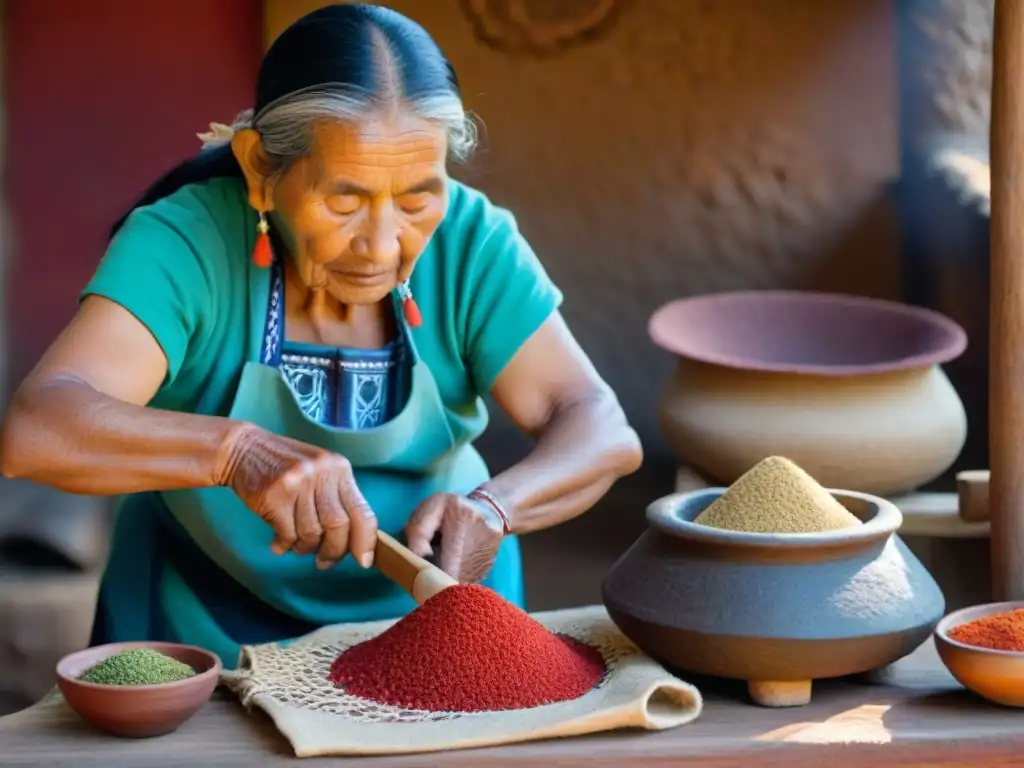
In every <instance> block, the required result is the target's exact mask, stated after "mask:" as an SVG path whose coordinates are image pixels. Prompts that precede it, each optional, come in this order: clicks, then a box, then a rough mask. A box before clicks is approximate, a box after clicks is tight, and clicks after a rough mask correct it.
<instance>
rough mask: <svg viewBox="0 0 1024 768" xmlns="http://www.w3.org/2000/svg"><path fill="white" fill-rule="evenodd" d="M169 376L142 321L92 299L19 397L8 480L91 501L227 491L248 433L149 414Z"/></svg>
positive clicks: (4, 463) (1, 448)
mask: <svg viewBox="0 0 1024 768" xmlns="http://www.w3.org/2000/svg"><path fill="white" fill-rule="evenodd" d="M166 375H167V358H166V357H165V356H164V352H163V350H162V349H161V348H160V345H159V344H157V342H156V340H155V339H154V338H153V336H152V335H151V334H150V332H149V331H148V330H147V329H146V327H145V326H144V325H143V324H142V323H141V322H139V321H138V320H137V319H136V318H135V317H134V316H133V315H132V314H131V313H129V312H128V311H127V310H125V309H124V308H123V307H121V306H120V305H118V304H116V303H114V302H112V301H109V300H107V299H104V298H102V297H99V296H90V297H88V298H86V299H85V301H84V302H82V305H81V307H80V308H79V310H78V313H77V314H76V315H75V317H74V319H73V320H72V321H71V322H70V323H69V324H68V326H67V328H65V329H64V331H63V332H62V333H61V334H60V336H59V337H58V338H57V339H56V341H54V343H53V344H52V345H51V346H50V348H49V349H48V350H47V352H46V354H45V355H44V356H43V358H42V359H41V360H40V362H39V364H38V365H37V366H36V367H35V369H34V370H33V371H32V372H31V373H30V374H29V375H28V377H27V378H26V379H25V381H24V382H23V383H22V384H21V386H20V387H19V388H18V391H17V392H16V393H15V395H14V399H13V401H12V402H11V405H10V407H9V408H8V410H7V413H6V414H5V419H4V423H3V428H2V432H0V472H2V473H3V475H4V476H5V477H22V478H27V479H29V480H33V481H36V482H39V483H43V484H45V485H50V486H53V487H55V488H58V489H60V490H62V491H66V492H68V493H81V494H90V495H120V494H128V493H136V492H139V491H149V490H171V489H178V488H198V487H208V486H213V485H218V484H221V482H222V481H223V479H224V473H225V472H226V471H227V464H228V463H229V456H230V454H231V452H232V450H231V449H232V445H233V443H234V442H235V440H236V438H237V437H238V436H239V434H240V433H241V432H242V431H244V425H240V424H238V423H237V422H232V421H229V420H228V419H222V418H216V417H210V416H197V415H193V414H184V413H174V412H171V411H160V410H156V409H153V408H147V407H145V406H146V403H148V402H149V401H150V400H151V399H152V397H153V395H154V394H155V393H156V392H157V390H158V389H159V387H160V385H161V383H162V382H163V380H164V377H165V376H166Z"/></svg>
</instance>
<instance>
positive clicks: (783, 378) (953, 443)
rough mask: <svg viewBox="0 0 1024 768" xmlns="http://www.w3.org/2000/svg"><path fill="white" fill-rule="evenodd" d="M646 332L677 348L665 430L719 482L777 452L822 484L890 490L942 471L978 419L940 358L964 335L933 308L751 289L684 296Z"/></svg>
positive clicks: (949, 356)
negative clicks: (972, 416) (966, 407)
mask: <svg viewBox="0 0 1024 768" xmlns="http://www.w3.org/2000/svg"><path fill="white" fill-rule="evenodd" d="M649 332H650V335H651V338H652V340H653V341H654V343H655V344H657V345H658V346H660V347H662V348H663V349H665V350H666V351H667V352H669V353H671V354H672V355H674V356H675V357H676V371H675V373H674V374H673V376H672V377H671V378H670V379H669V381H668V382H667V384H666V387H665V390H664V393H663V396H662V400H661V408H660V422H661V428H662V431H663V432H664V434H665V437H666V439H667V440H668V442H669V444H670V445H671V446H672V448H673V450H674V451H675V452H676V454H677V455H678V456H679V458H680V459H681V460H682V463H683V464H686V465H688V466H690V467H692V468H694V469H696V470H698V471H699V472H700V473H701V474H702V475H704V476H706V477H707V478H709V479H710V480H711V481H713V483H714V484H719V483H720V484H722V485H731V484H732V483H733V482H735V481H736V479H737V478H738V477H740V475H742V474H743V473H744V472H746V471H747V470H748V469H750V468H751V467H752V466H754V465H755V464H757V463H758V462H759V461H761V460H762V459H764V458H765V457H767V456H772V455H776V456H787V457H789V458H790V459H792V460H793V461H795V462H796V463H797V464H799V465H800V466H801V467H803V468H804V469H805V470H807V472H809V473H810V474H811V476H812V477H814V478H816V479H817V480H818V482H820V483H821V484H822V485H825V486H828V487H831V488H854V489H856V490H860V491H865V492H867V493H872V494H876V495H879V496H890V495H895V494H899V493H903V492H906V491H909V490H911V489H914V488H918V487H921V486H923V485H925V484H927V483H928V482H930V481H931V480H933V479H935V478H936V477H938V476H939V475H940V474H941V473H942V472H944V471H945V470H946V469H947V468H948V467H949V466H950V465H951V464H952V463H953V461H954V460H955V459H956V457H957V456H958V455H959V453H960V450H961V449H962V448H963V445H964V441H965V439H966V436H967V416H966V413H965V411H964V407H963V403H962V402H961V400H960V397H959V395H958V394H957V392H956V390H955V389H954V388H953V385H952V384H951V383H950V381H949V379H948V378H947V377H946V375H945V373H944V372H943V370H942V368H941V366H942V365H943V364H945V363H947V362H949V361H951V360H953V359H955V358H956V357H958V356H959V355H960V354H961V353H962V352H963V351H964V348H965V347H966V344H967V337H966V334H965V333H964V330H963V329H962V328H961V327H960V326H959V325H957V324H956V323H955V322H953V321H952V320H950V319H949V318H947V317H944V316H943V315H940V314H938V313H936V312H932V311H930V310H926V309H921V308H918V307H911V306H906V305H903V304H898V303H894V302H888V301H879V300H877V299H868V298H862V297H856V296H844V295H837V294H819V293H809V292H800V291H743V292H736V293H720V294H713V295H709V296H697V297H693V298H689V299H683V300H680V301H673V302H671V303H669V304H667V305H665V306H663V307H661V308H660V309H659V310H658V311H657V312H655V313H654V315H653V316H652V317H651V320H650V325H649Z"/></svg>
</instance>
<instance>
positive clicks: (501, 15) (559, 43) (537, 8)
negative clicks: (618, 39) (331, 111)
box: [460, 0, 621, 56]
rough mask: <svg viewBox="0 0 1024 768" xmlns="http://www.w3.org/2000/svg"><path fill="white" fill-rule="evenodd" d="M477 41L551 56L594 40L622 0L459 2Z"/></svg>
mask: <svg viewBox="0 0 1024 768" xmlns="http://www.w3.org/2000/svg"><path fill="white" fill-rule="evenodd" d="M460 1H461V5H462V10H463V13H464V14H465V15H466V17H467V18H469V20H470V22H471V23H472V25H473V32H474V34H475V35H476V37H477V39H478V40H480V41H481V42H483V43H484V44H485V45H487V46H489V47H491V48H494V49H497V50H499V51H503V52H505V53H516V54H532V55H535V56H549V55H551V54H554V53H557V52H559V51H562V50H564V49H566V48H570V47H572V46H574V45H578V44H580V43H584V42H586V41H588V40H592V39H594V38H595V37H597V36H598V35H600V34H601V33H602V32H604V31H605V30H606V29H608V27H609V26H610V25H611V24H612V23H613V22H614V20H615V17H616V15H617V13H618V12H619V10H620V8H619V6H620V4H621V0H460Z"/></svg>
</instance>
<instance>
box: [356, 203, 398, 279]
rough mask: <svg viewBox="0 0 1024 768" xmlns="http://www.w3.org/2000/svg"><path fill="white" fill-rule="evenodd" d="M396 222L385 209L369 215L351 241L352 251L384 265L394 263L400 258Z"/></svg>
mask: <svg viewBox="0 0 1024 768" xmlns="http://www.w3.org/2000/svg"><path fill="white" fill-rule="evenodd" d="M398 235H399V230H398V222H397V221H396V218H395V216H394V215H393V214H392V213H390V212H386V211H375V212H374V213H373V215H371V216H369V217H368V219H367V222H366V227H365V229H364V230H363V231H362V232H361V233H359V235H357V236H356V237H355V238H354V239H353V241H352V253H353V254H354V255H356V256H360V257H362V258H364V259H367V260H368V261H372V262H374V263H375V264H380V265H381V266H384V267H392V266H394V265H396V264H397V263H398V261H399V259H400V255H401V246H400V244H399V241H398Z"/></svg>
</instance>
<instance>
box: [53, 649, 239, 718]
mask: <svg viewBox="0 0 1024 768" xmlns="http://www.w3.org/2000/svg"><path fill="white" fill-rule="evenodd" d="M127 648H151V649H153V650H154V651H158V652H160V653H162V654H164V655H166V656H170V657H171V658H172V659H177V660H178V661H181V662H184V663H185V664H188V665H189V666H190V667H192V669H194V670H195V671H196V675H195V677H190V678H188V679H187V680H180V681H178V682H175V683H166V684H163V685H98V684H96V683H86V682H83V681H81V680H78V679H77V678H78V676H79V675H81V674H82V673H83V672H85V670H87V669H89V667H91V666H93V665H94V664H97V663H99V662H100V661H103V659H105V658H107V657H108V656H112V655H114V654H115V653H117V652H118V651H123V650H125V649H127ZM221 669H222V665H221V662H220V658H219V657H217V656H216V655H215V654H213V653H210V652H209V651H206V650H203V649H202V648H196V647H194V646H191V645H178V644H176V643H151V642H141V643H112V644H110V645H100V646H96V647H95V648H86V649H85V650H84V651H78V652H77V653H72V654H70V655H68V656H65V657H64V658H63V659H61V660H60V661H59V662H58V663H57V686H58V687H59V688H60V691H61V693H62V694H64V699H65V701H67V703H68V706H69V707H71V708H72V709H73V710H74V711H75V712H77V713H78V714H79V715H81V716H82V718H83V719H85V720H86V721H88V722H89V723H91V724H93V725H94V726H96V727H97V728H100V729H101V730H104V731H106V732H107V733H111V734H114V735H116V736H129V737H136V738H142V737H148V736H161V735H163V734H165V733H170V732H171V731H173V730H175V729H176V728H178V726H180V725H181V724H182V723H184V722H185V721H186V720H188V719H189V718H190V717H192V715H194V714H195V713H196V712H198V711H199V709H200V707H202V706H203V704H205V703H206V702H207V701H208V700H209V698H210V696H211V694H212V693H213V691H214V689H215V688H216V687H217V682H218V680H219V679H220V673H221Z"/></svg>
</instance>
